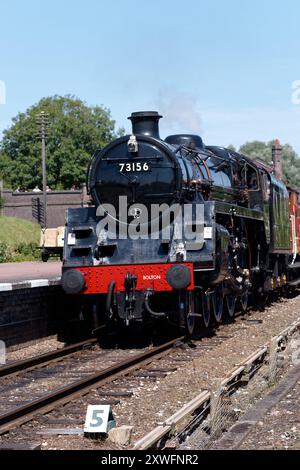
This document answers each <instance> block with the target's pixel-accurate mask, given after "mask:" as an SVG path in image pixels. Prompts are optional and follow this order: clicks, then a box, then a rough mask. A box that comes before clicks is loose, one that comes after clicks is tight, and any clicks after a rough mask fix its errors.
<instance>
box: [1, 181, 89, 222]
mask: <svg viewBox="0 0 300 470" xmlns="http://www.w3.org/2000/svg"><path fill="white" fill-rule="evenodd" d="M2 197H3V199H4V206H3V208H2V210H1V214H2V215H5V216H8V217H18V218H20V219H26V220H30V221H32V222H37V223H40V222H41V217H42V205H43V194H42V193H21V192H20V193H16V192H11V191H10V190H6V189H4V190H3V192H2ZM88 203H89V197H88V196H87V194H86V190H85V188H83V190H79V191H50V192H48V193H47V226H48V227H49V228H51V227H58V226H60V225H65V212H66V209H68V208H69V207H83V206H85V205H87V204H88Z"/></svg>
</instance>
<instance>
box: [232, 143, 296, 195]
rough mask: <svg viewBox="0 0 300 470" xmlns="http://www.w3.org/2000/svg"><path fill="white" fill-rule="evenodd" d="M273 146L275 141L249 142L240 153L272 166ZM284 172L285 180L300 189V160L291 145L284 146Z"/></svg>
mask: <svg viewBox="0 0 300 470" xmlns="http://www.w3.org/2000/svg"><path fill="white" fill-rule="evenodd" d="M273 144H274V141H273V140H272V141H270V142H260V141H253V142H247V143H246V144H244V145H242V146H241V147H240V150H239V151H240V152H241V153H243V154H244V155H246V156H247V157H249V158H252V159H254V158H259V159H260V160H263V161H265V162H266V163H268V164H269V165H272V145H273ZM282 170H283V180H284V181H287V182H288V183H289V184H290V185H292V186H297V187H299V188H300V158H299V157H298V155H297V153H296V152H295V150H294V149H293V147H292V146H291V145H289V144H284V145H283V146H282Z"/></svg>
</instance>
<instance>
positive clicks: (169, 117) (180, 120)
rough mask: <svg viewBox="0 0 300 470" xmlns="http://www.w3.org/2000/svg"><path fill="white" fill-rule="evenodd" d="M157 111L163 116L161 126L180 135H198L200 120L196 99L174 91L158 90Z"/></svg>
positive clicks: (187, 94)
mask: <svg viewBox="0 0 300 470" xmlns="http://www.w3.org/2000/svg"><path fill="white" fill-rule="evenodd" d="M157 109H158V111H159V112H160V113H161V114H162V115H163V116H164V118H165V119H164V120H163V121H162V126H167V127H168V129H170V130H172V131H174V132H180V133H184V132H186V133H196V134H200V133H201V129H202V119H201V115H200V113H199V111H198V110H197V97H195V96H193V95H191V94H189V93H185V92H179V91H176V90H171V89H169V88H165V89H162V90H160V92H159V95H158V100H157Z"/></svg>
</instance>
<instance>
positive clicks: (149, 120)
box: [128, 111, 162, 139]
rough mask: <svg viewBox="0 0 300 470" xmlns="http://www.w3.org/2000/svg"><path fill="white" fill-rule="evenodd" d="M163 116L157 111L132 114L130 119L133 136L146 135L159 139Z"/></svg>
mask: <svg viewBox="0 0 300 470" xmlns="http://www.w3.org/2000/svg"><path fill="white" fill-rule="evenodd" d="M161 117H162V116H161V115H160V114H158V113H157V112H156V111H139V112H136V113H132V114H131V116H129V118H128V119H130V121H131V123H132V134H134V135H146V136H148V137H154V138H155V139H160V137H159V126H158V121H159V120H160V118H161Z"/></svg>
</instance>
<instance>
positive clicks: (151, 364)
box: [0, 312, 265, 443]
mask: <svg viewBox="0 0 300 470" xmlns="http://www.w3.org/2000/svg"><path fill="white" fill-rule="evenodd" d="M253 313H254V312H248V313H245V312H240V313H239V314H237V316H236V318H235V322H234V323H233V324H232V325H231V322H229V323H230V324H223V325H222V326H219V327H218V328H217V329H214V328H212V329H211V330H210V329H209V330H207V332H206V334H205V332H204V331H203V334H200V335H199V337H198V338H197V339H195V340H194V341H193V342H192V343H188V342H187V341H185V338H184V337H180V338H175V339H172V340H171V341H170V340H169V341H168V342H166V343H164V344H162V345H160V346H157V347H153V348H152V349H149V348H147V350H145V351H143V352H142V353H137V352H136V349H132V350H128V349H126V358H124V356H125V354H124V350H122V349H114V350H111V352H112V353H113V354H112V355H111V352H109V351H107V350H105V351H103V350H100V351H99V350H97V349H96V350H95V349H93V350H92V351H91V350H89V349H88V350H87V351H85V350H84V349H85V345H84V344H82V343H78V345H77V346H78V347H79V344H82V347H81V348H82V349H83V353H82V354H80V355H77V359H76V360H77V364H79V363H80V364H83V365H82V369H81V371H82V375H81V377H79V376H78V377H75V378H76V380H72V382H70V383H66V380H64V379H63V380H64V382H62V383H61V385H62V386H60V385H59V381H58V380H56V378H55V377H53V376H52V375H51V374H50V373H49V374H48V376H47V378H46V379H45V380H46V384H45V385H46V390H47V388H48V383H49V384H50V385H49V390H48V393H45V390H43V393H42V395H41V394H37V395H35V393H34V390H33V393H32V395H28V391H29V393H30V386H31V384H30V379H28V376H29V373H30V368H32V369H31V374H37V375H38V374H45V375H46V372H47V371H48V366H49V365H50V366H51V360H49V358H48V361H47V360H46V359H47V358H46V357H45V356H46V355H43V356H44V358H43V359H41V358H40V359H37V358H33V359H32V360H34V361H36V362H37V363H38V364H37V365H35V364H29V363H28V364H27V365H28V366H30V368H29V369H26V367H25V365H24V364H23V366H24V369H23V370H22V369H19V371H15V370H11V374H7V375H3V376H2V377H3V381H4V384H6V385H7V383H8V384H9V385H10V387H11V389H10V390H11V391H10V392H8V389H7V391H6V395H7V397H9V398H10V396H12V398H13V400H12V401H13V403H16V402H17V401H18V400H19V402H21V403H22V404H21V405H20V406H17V407H15V406H14V407H13V408H12V409H10V410H9V409H8V404H7V403H9V402H11V400H7V401H6V402H5V399H3V398H2V397H1V390H0V399H1V400H0V403H1V402H2V403H3V405H2V411H1V404H0V435H1V436H2V437H1V438H0V442H4V443H5V442H14V441H15V440H16V439H17V441H19V442H30V440H32V439H36V435H37V434H43V433H44V432H45V434H46V435H47V434H48V433H50V435H52V436H53V435H54V434H55V432H56V431H60V430H62V431H65V434H67V433H68V432H69V430H71V431H76V432H77V434H80V433H82V432H83V431H82V429H83V422H84V417H85V414H86V408H87V405H88V404H90V403H97V404H104V403H107V404H111V405H112V406H115V405H118V404H120V407H122V406H123V403H124V406H125V409H127V410H128V406H129V404H130V403H132V400H133V403H136V399H137V397H138V396H139V394H140V392H139V390H140V383H141V381H143V382H144V383H145V384H147V385H145V386H146V387H148V386H150V387H153V386H154V387H155V388H156V389H159V388H160V387H161V386H162V387H163V383H164V382H165V381H161V380H160V378H161V379H163V378H164V377H166V376H167V375H168V373H171V372H175V371H176V370H177V369H179V370H180V369H181V370H182V371H184V375H183V376H182V377H183V378H184V377H185V371H186V368H188V367H190V364H194V360H195V361H198V360H199V359H198V358H200V361H203V360H204V358H205V357H207V355H208V354H210V351H213V350H214V349H215V348H216V347H222V348H223V351H225V350H226V344H227V342H231V341H233V340H234V338H238V337H239V335H240V334H243V332H244V331H245V330H246V331H248V329H252V328H254V329H255V328H259V329H260V328H261V327H263V325H264V323H265V321H264V320H263V318H264V317H263V314H262V313H260V312H257V313H256V314H255V315H254V318H253V316H252V314H253ZM249 314H251V316H252V318H251V316H250V315H249ZM84 343H86V342H84ZM89 343H90V341H89V342H87V346H88V344H89ZM223 343H224V346H223ZM75 346H76V345H73V347H75ZM176 346H178V347H176ZM126 347H127V346H126ZM78 350H79V349H78ZM74 352H75V351H74ZM69 353H70V354H69V355H66V356H65V357H61V358H59V357H56V358H53V360H54V361H55V364H56V367H59V368H61V369H60V370H61V371H62V372H63V374H66V362H67V361H70V366H69V368H68V371H67V376H68V380H70V378H72V379H74V376H75V375H76V373H77V372H76V370H75V368H74V363H73V362H72V361H74V357H76V354H74V357H72V353H71V349H69ZM122 356H123V357H122ZM92 357H93V358H95V360H94V364H95V366H94V368H93V373H90V372H91V362H90V361H91V358H92ZM60 359H65V360H61V362H58V361H59V360H60ZM43 361H44V362H43ZM21 362H23V361H21ZM24 362H26V361H24ZM42 364H44V365H45V367H44V368H42V367H43V366H42ZM185 364H187V365H186V366H185ZM40 365H41V366H42V367H40ZM10 366H14V365H13V364H11V365H10ZM15 366H16V364H15ZM46 366H47V367H46ZM36 367H37V368H38V369H37V370H35V368H36ZM101 367H102V368H101ZM193 367H194V366H193ZM197 367H198V366H197ZM99 369H101V370H99ZM27 372H28V374H27ZM78 374H79V372H78ZM23 375H24V379H25V380H27V381H28V383H27V384H26V383H25V386H24V393H21V394H20V390H19V388H18V386H16V385H14V384H12V383H11V382H12V381H13V380H15V381H16V380H21V379H22V378H23ZM64 376H65V377H66V375H64ZM172 376H173V375H172V374H171V376H170V377H172ZM32 377H34V378H35V376H32ZM201 377H203V378H204V381H205V380H206V379H205V375H204V376H203V375H202V376H201ZM38 378H39V377H36V382H38ZM78 379H79V380H78ZM167 380H168V379H167ZM201 380H203V379H201ZM156 382H157V383H158V385H155V384H156ZM53 383H54V388H53V389H52V390H51V387H52V385H53ZM112 383H113V384H112ZM151 383H152V384H153V385H151ZM160 383H161V385H159V384H160ZM148 384H149V385H148ZM27 385H28V387H27ZM200 388H202V385H201V386H200ZM202 389H203V390H206V387H205V385H204V386H203V388H202ZM15 390H16V392H15ZM50 390H51V391H50ZM147 390H148V388H147ZM149 390H150V389H149ZM40 391H42V390H41V387H40ZM136 392H137V394H136ZM15 395H17V398H16V399H14V398H15ZM26 395H27V396H26ZM18 397H19V398H18ZM33 397H34V398H33ZM131 397H132V398H131ZM123 399H124V400H123ZM180 399H181V400H182V397H181V398H180ZM182 402H183V401H182ZM182 402H181V403H182ZM126 403H127V405H126ZM178 403H180V402H178ZM4 404H5V405H4ZM4 406H5V408H3V407H4ZM130 406H131V405H130ZM120 407H116V409H117V412H119V410H120ZM134 409H135V407H134ZM146 409H147V407H146ZM135 412H137V410H136V411H135ZM138 413H140V411H139V412H138ZM121 414H122V412H121ZM170 415H171V413H170ZM32 420H33V421H34V425H32V424H31V423H30V424H29V425H28V426H23V427H22V428H21V429H16V428H18V427H19V426H21V425H23V424H25V423H29V422H30V421H32ZM119 420H120V415H119V417H118V422H120V421H119ZM123 422H124V421H123ZM125 422H126V421H125ZM156 422H159V420H158V421H156ZM128 424H129V423H128ZM130 424H132V421H131V422H130ZM57 425H63V428H60V427H58V428H57V427H56V428H53V427H51V426H57ZM70 426H73V427H70ZM74 426H75V427H74ZM43 430H44V431H43ZM9 431H13V432H12V433H10V432H9ZM51 433H53V434H51ZM63 433H64V432H63ZM4 434H6V435H4ZM33 434H34V436H35V437H34V438H33ZM58 434H59V433H58ZM43 435H44V434H43Z"/></svg>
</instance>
